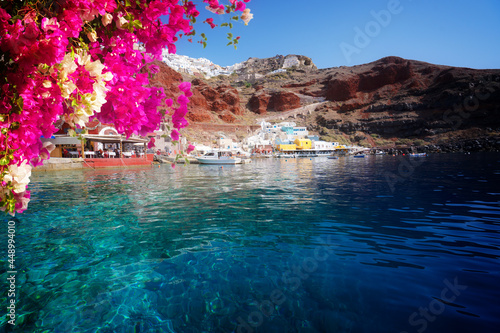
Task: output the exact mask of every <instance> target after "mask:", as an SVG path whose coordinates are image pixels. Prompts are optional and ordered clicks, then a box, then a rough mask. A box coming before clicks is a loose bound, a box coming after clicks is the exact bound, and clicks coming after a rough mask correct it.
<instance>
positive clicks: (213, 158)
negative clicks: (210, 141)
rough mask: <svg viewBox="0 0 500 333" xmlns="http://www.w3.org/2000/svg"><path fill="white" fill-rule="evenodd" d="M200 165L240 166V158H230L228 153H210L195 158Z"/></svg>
mask: <svg viewBox="0 0 500 333" xmlns="http://www.w3.org/2000/svg"><path fill="white" fill-rule="evenodd" d="M196 159H197V160H198V162H200V164H224V165H225V164H240V163H241V158H239V157H234V156H231V155H230V153H229V152H224V151H211V152H208V153H206V154H205V155H203V156H201V157H197V158H196Z"/></svg>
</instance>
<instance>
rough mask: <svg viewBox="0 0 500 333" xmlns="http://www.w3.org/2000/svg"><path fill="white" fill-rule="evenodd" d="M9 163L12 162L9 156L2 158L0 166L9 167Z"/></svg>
mask: <svg viewBox="0 0 500 333" xmlns="http://www.w3.org/2000/svg"><path fill="white" fill-rule="evenodd" d="M9 162H10V158H9V156H4V157H2V158H0V165H7V164H9Z"/></svg>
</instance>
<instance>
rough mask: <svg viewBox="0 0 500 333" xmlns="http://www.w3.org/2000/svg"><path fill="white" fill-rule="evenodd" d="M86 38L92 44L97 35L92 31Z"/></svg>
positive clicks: (95, 40)
mask: <svg viewBox="0 0 500 333" xmlns="http://www.w3.org/2000/svg"><path fill="white" fill-rule="evenodd" d="M87 37H88V38H89V40H90V41H91V42H92V43H94V42H97V34H96V32H95V31H94V30H91V31H89V32H87Z"/></svg>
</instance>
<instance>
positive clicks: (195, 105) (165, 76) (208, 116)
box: [150, 62, 244, 123]
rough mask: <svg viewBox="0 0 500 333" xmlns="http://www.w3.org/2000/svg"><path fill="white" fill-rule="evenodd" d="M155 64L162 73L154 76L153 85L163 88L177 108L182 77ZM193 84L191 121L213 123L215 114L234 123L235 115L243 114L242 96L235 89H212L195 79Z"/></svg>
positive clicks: (223, 87) (163, 66)
mask: <svg viewBox="0 0 500 333" xmlns="http://www.w3.org/2000/svg"><path fill="white" fill-rule="evenodd" d="M154 64H155V65H157V66H159V68H160V71H159V72H158V73H156V74H153V77H152V79H151V80H150V81H151V84H153V85H156V86H161V87H163V88H164V91H165V94H166V96H167V98H171V99H172V100H173V101H174V107H175V106H177V104H176V103H175V101H176V99H177V97H178V96H179V95H180V94H181V92H180V91H179V88H178V86H179V84H180V83H181V82H182V75H181V74H179V73H178V72H176V71H174V70H173V69H171V68H170V67H168V66H167V65H166V64H164V63H162V62H155V63H154ZM191 83H192V88H191V91H192V92H193V96H191V97H190V98H189V100H190V103H189V104H188V109H189V113H188V115H187V118H188V119H189V120H191V121H194V122H211V121H213V120H214V119H215V118H214V114H213V112H215V113H217V114H218V115H219V118H220V119H222V120H223V121H225V122H229V123H233V122H235V121H236V118H235V117H234V116H233V115H242V114H243V112H244V110H243V108H241V106H240V96H239V94H238V90H236V89H235V88H233V87H231V86H227V85H224V86H219V87H216V88H212V87H210V86H209V85H208V84H207V83H205V82H204V81H203V80H200V79H194V80H193V81H192V82H191ZM228 112H229V113H228ZM231 114H232V115H231Z"/></svg>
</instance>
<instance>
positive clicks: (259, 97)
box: [248, 90, 301, 114]
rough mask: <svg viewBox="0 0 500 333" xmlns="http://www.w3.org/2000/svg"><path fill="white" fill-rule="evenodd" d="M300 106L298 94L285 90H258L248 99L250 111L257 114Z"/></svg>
mask: <svg viewBox="0 0 500 333" xmlns="http://www.w3.org/2000/svg"><path fill="white" fill-rule="evenodd" d="M300 106H301V104H300V98H299V96H297V95H296V94H294V93H293V92H287V91H279V92H274V93H271V94H268V93H267V92H264V91H262V90H260V91H259V92H257V93H256V94H254V95H253V96H252V97H251V98H250V100H249V101H248V108H249V109H250V111H252V112H255V113H258V114H266V113H267V112H268V111H288V110H293V109H296V108H300Z"/></svg>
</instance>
